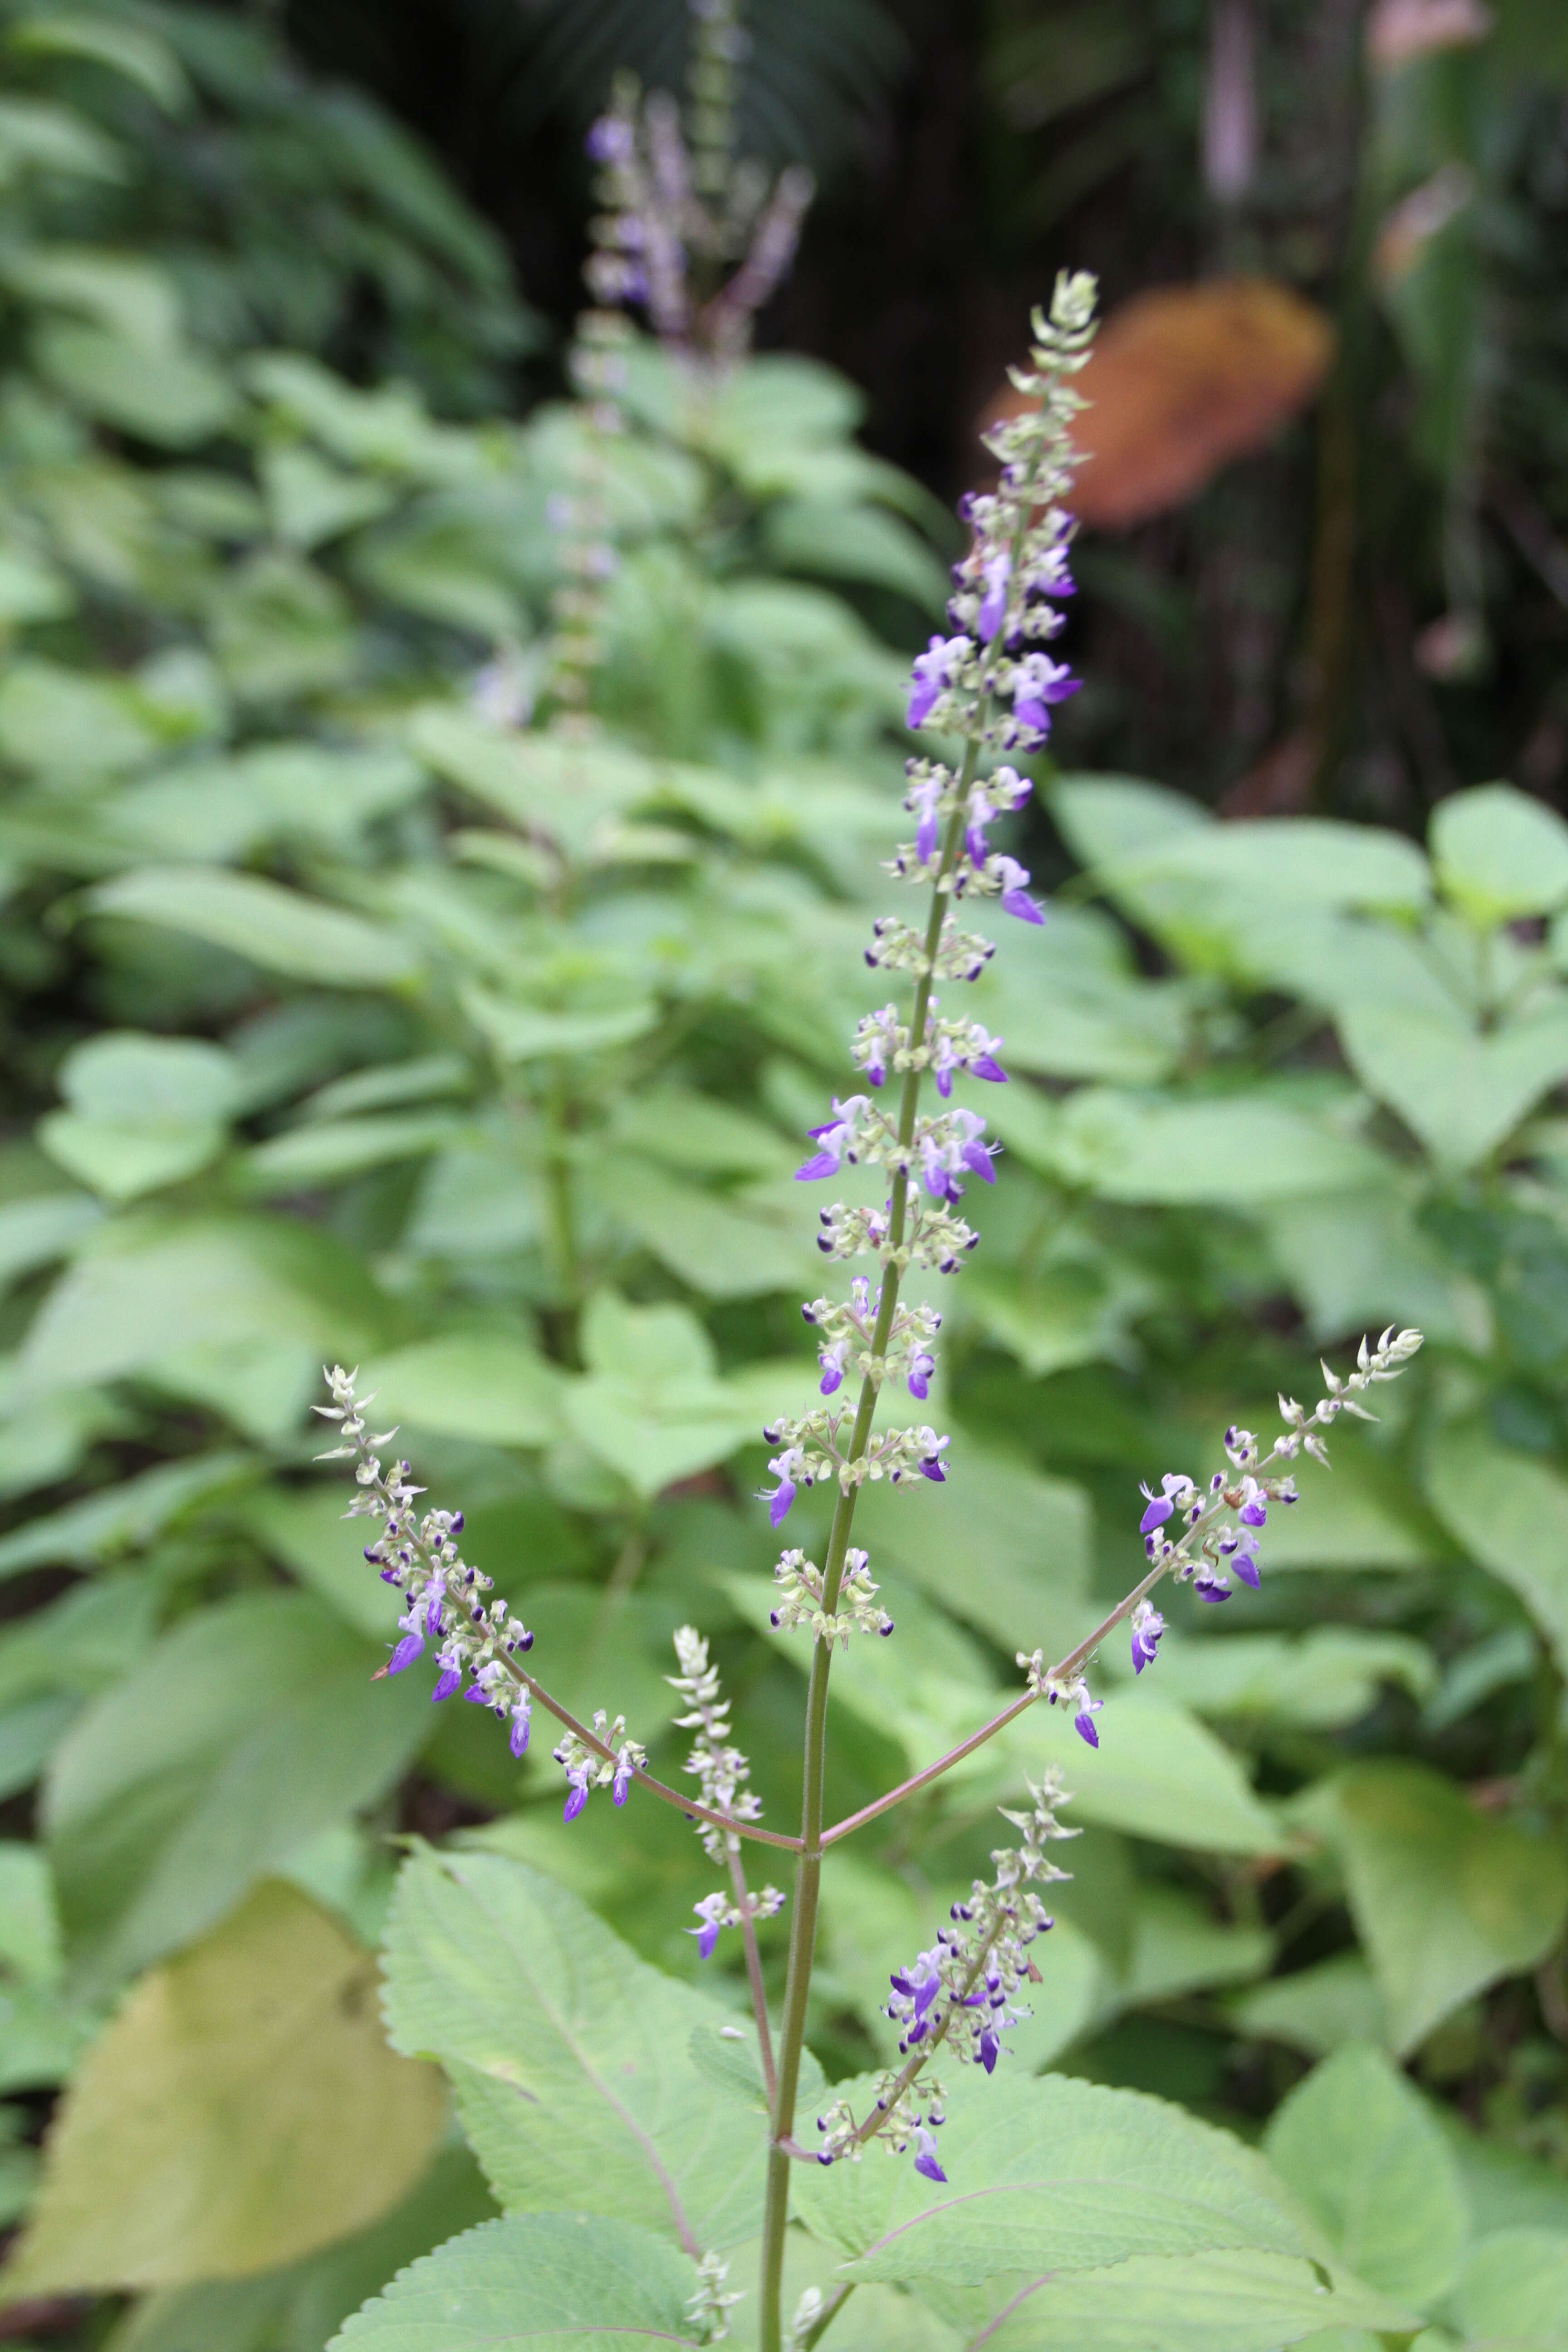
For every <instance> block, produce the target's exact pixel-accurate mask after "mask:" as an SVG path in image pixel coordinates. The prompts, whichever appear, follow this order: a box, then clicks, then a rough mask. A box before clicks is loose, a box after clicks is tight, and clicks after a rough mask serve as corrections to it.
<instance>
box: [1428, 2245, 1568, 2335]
mask: <svg viewBox="0 0 1568 2352" xmlns="http://www.w3.org/2000/svg"><path fill="white" fill-rule="evenodd" d="M1453 2307H1454V2316H1455V2318H1456V2319H1457V2320H1458V2323H1459V2326H1461V2327H1462V2328H1463V2329H1464V2332H1465V2335H1466V2336H1467V2337H1468V2339H1469V2340H1470V2341H1472V2342H1481V2343H1490V2344H1495V2343H1499V2342H1501V2343H1505V2344H1506V2343H1519V2344H1539V2345H1559V2344H1568V2235H1565V2234H1563V2232H1561V2231H1555V2230H1500V2231H1498V2233H1497V2234H1496V2236H1495V2237H1490V2238H1487V2239H1485V2240H1484V2241H1483V2242H1482V2243H1481V2244H1480V2245H1479V2246H1477V2247H1476V2249H1475V2251H1474V2252H1473V2253H1472V2254H1471V2255H1470V2258H1469V2260H1468V2263H1466V2264H1465V2268H1464V2272H1463V2274H1462V2275H1461V2277H1460V2280H1459V2283H1458V2286H1457V2287H1456V2289H1455V2290H1454V2297H1453Z"/></svg>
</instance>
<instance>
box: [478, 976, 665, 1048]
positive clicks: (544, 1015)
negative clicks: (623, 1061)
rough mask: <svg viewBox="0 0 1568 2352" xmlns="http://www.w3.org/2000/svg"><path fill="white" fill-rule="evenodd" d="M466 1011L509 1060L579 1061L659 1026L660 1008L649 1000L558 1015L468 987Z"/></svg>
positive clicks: (489, 991) (642, 1035)
mask: <svg viewBox="0 0 1568 2352" xmlns="http://www.w3.org/2000/svg"><path fill="white" fill-rule="evenodd" d="M462 1000H463V1010H464V1012H465V1013H467V1014H468V1018H469V1020H470V1021H471V1022H472V1023H473V1024H474V1026H475V1028H476V1029H478V1030H479V1032H480V1034H481V1035H483V1036H484V1037H486V1038H487V1039H488V1040H489V1043H490V1045H493V1046H494V1048H495V1050H496V1052H497V1053H498V1054H499V1055H500V1056H501V1059H502V1060H503V1061H507V1062H535V1061H545V1060H549V1059H551V1058H552V1057H555V1056H560V1057H563V1058H566V1059H574V1058H575V1057H576V1055H579V1054H595V1053H601V1052H604V1051H605V1050H607V1049H608V1048H609V1047H610V1046H612V1045H631V1044H632V1043H633V1042H634V1041H635V1040H636V1039H637V1038H638V1037H646V1036H647V1033H648V1031H649V1030H650V1029H652V1028H654V1027H656V1026H657V1024H658V1005H657V1004H656V1003H654V1001H653V999H652V998H651V997H648V996H637V997H633V998H632V999H630V1000H629V1002H626V1003H618V1004H612V1005H607V1006H605V1007H604V1008H603V1009H602V1010H595V1011H591V1012H576V1013H573V1012H564V1013H554V1012H551V1011H549V1010H547V1009H546V1008H545V1007H544V1006H542V1005H538V1004H521V1003H513V1002H512V1001H510V999H508V998H506V997H503V996H498V995H497V994H496V993H495V992H494V990H493V989H489V988H465V989H464V990H463V992H462Z"/></svg>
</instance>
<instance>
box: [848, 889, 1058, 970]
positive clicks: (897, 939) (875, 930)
mask: <svg viewBox="0 0 1568 2352" xmlns="http://www.w3.org/2000/svg"><path fill="white" fill-rule="evenodd" d="M1024 878H1025V880H1026V881H1027V879H1028V877H1027V875H1026V876H1025V877H1024ZM995 952H996V946H995V942H994V940H986V939H982V938H981V936H980V934H979V932H978V931H961V930H960V929H959V928H958V926H957V924H956V923H955V922H954V921H953V919H952V916H951V915H944V916H943V918H942V929H941V931H940V933H939V935H938V938H937V943H936V946H935V948H934V950H933V949H932V948H931V947H930V946H928V944H927V941H926V935H925V933H924V932H923V931H917V930H916V929H915V928H914V926H913V924H912V923H902V922H900V920H899V919H898V917H897V916H896V915H879V916H878V917H877V919H876V921H875V922H874V923H873V924H872V926H871V944H870V946H869V947H868V949H867V950H866V961H867V962H868V964H869V965H870V967H871V969H872V971H879V970H880V971H912V972H913V973H914V975H915V977H916V979H917V980H925V979H931V978H934V979H937V980H978V979H979V977H980V975H981V973H982V972H983V971H984V969H985V967H986V965H987V964H988V963H989V962H990V961H991V959H992V957H993V956H994V954H995Z"/></svg>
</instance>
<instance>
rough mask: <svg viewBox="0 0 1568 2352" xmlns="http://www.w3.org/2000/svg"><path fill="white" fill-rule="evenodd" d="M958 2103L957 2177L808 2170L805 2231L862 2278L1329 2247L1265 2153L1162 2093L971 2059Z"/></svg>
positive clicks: (879, 2163) (967, 2276)
mask: <svg viewBox="0 0 1568 2352" xmlns="http://www.w3.org/2000/svg"><path fill="white" fill-rule="evenodd" d="M1048 1957H1049V1951H1048V1943H1047V1954H1046V1958H1047V1960H1048ZM954 2073H955V2074H956V2070H954ZM947 2105H948V2120H947V2123H946V2124H945V2126H943V2129H942V2169H943V2170H944V2172H945V2173H946V2174H947V2182H946V2185H941V2184H938V2183H935V2182H932V2181H929V2180H924V2179H921V2176H920V2174H919V2173H917V2172H916V2171H915V2169H914V2167H913V2165H912V2164H910V2163H908V2162H904V2163H898V2164H894V2163H890V2162H886V2161H884V2160H883V2159H881V2158H873V2157H869V2156H868V2158H866V2159H865V2160H864V2161H863V2162H862V2163H860V2164H859V2165H855V2166H851V2165H847V2164H846V2165H842V2166H837V2165H835V2166H830V2167H828V2168H826V2170H824V2171H821V2172H814V2173H807V2172H806V2171H805V2168H802V2171H801V2173H800V2174H799V2175H798V2177H797V2178H798V2184H799V2185H798V2189H797V2197H796V2201H797V2203H798V2205H799V2207H800V2209H801V2211H802V2213H803V2216H804V2218H805V2223H806V2227H807V2228H808V2229H809V2230H810V2231H812V2233H813V2235H814V2236H816V2237H819V2238H824V2239H826V2241H827V2242H829V2243H831V2244H834V2245H837V2246H839V2247H840V2248H842V2250H843V2251H844V2252H845V2253H846V2254H847V2255H849V2256H850V2257H852V2260H853V2267H852V2269H851V2270H850V2271H849V2273H848V2275H850V2276H851V2277H854V2278H858V2279H904V2280H915V2279H919V2280H931V2281H946V2282H949V2283H951V2284H953V2285H955V2286H978V2285H981V2284H984V2282H985V2281H986V2280H987V2279H991V2278H994V2277H996V2276H998V2274H1001V2273H1009V2272H1023V2271H1028V2272H1030V2273H1039V2272H1040V2271H1044V2270H1049V2271H1061V2272H1066V2271H1078V2270H1100V2269H1103V2268H1104V2267H1105V2266H1106V2265H1107V2264H1109V2263H1121V2262H1125V2261H1127V2260H1128V2259H1129V2257H1130V2256H1131V2255H1133V2254H1193V2253H1198V2252H1204V2251H1205V2250H1209V2249H1214V2248H1219V2247H1226V2248H1242V2247H1246V2248H1250V2249H1254V2250H1256V2251H1259V2252H1271V2253H1276V2254H1285V2255H1296V2256H1303V2255H1304V2256H1307V2257H1309V2258H1310V2257H1311V2256H1314V2255H1318V2254H1320V2253H1322V2252H1326V2251H1327V2249H1326V2246H1324V2245H1323V2244H1322V2242H1321V2241H1320V2239H1319V2237H1318V2235H1317V2232H1316V2230H1315V2228H1314V2226H1313V2224H1312V2223H1311V2222H1310V2221H1309V2220H1308V2219H1307V2217H1306V2215H1305V2214H1304V2213H1303V2212H1301V2211H1300V2210H1299V2209H1298V2208H1297V2206H1296V2205H1295V2203H1294V2201H1293V2200H1292V2199H1291V2198H1290V2196H1289V2194H1288V2193H1287V2191H1286V2190H1285V2189H1283V2188H1282V2187H1281V2185H1280V2183H1279V2180H1278V2179H1276V2177H1275V2176H1274V2174H1273V2173H1271V2172H1270V2170H1269V2168H1268V2166H1267V2165H1266V2164H1265V2163H1264V2161H1263V2159H1262V2158H1261V2157H1259V2156H1256V2155H1255V2154H1254V2153H1253V2152H1252V2150H1251V2149H1250V2148H1247V2147H1243V2146H1242V2145H1241V2143H1240V2142H1239V2141H1238V2140H1235V2139H1232V2138H1231V2137H1229V2135H1228V2134H1227V2133H1225V2132H1221V2131H1216V2130H1215V2129H1214V2127H1213V2126H1210V2125H1207V2124H1201V2123H1198V2122H1197V2121H1196V2120H1195V2119H1194V2117H1193V2116H1189V2115H1187V2114H1185V2113H1184V2110H1183V2109H1182V2108H1180V2107H1176V2106H1172V2105H1167V2104H1166V2103H1165V2102H1164V2101H1163V2100H1161V2099H1152V2098H1149V2097H1147V2096H1145V2095H1143V2094H1142V2092H1136V2091H1112V2090H1107V2089H1105V2088H1104V2087H1103V2086H1102V2085H1100V2084H1095V2083H1086V2082H1080V2081H1077V2080H1075V2079H1073V2078H1071V2077H1068V2076H1063V2075H1058V2074H1047V2075H1045V2076H1043V2077H1030V2076H1028V2075H1023V2074H1016V2073H1004V2072H1000V2071H999V2072H998V2073H997V2074H994V2076H992V2077H990V2078H989V2079H987V2078H985V2077H984V2076H980V2075H978V2074H973V2075H972V2074H969V2073H968V2072H967V2071H966V2072H965V2073H964V2074H963V2075H961V2076H957V2078H956V2083H955V2086H954V2088H953V2090H952V2095H951V2096H950V2098H949V2100H948V2103H947Z"/></svg>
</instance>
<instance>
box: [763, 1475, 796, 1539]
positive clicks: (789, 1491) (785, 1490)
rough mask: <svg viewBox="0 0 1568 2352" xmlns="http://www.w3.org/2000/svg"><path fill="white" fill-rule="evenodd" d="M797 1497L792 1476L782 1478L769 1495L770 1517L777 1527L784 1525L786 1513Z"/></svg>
mask: <svg viewBox="0 0 1568 2352" xmlns="http://www.w3.org/2000/svg"><path fill="white" fill-rule="evenodd" d="M794 1500H795V1481H794V1480H793V1479H792V1478H781V1479H780V1480H779V1483H778V1485H777V1486H775V1487H774V1489H773V1493H772V1494H771V1495H770V1496H769V1497H768V1517H769V1518H770V1519H771V1520H772V1522H773V1526H774V1527H775V1528H782V1527H783V1525H784V1515H785V1513H786V1512H787V1511H788V1509H789V1507H790V1505H791V1504H792V1503H793V1502H794Z"/></svg>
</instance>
